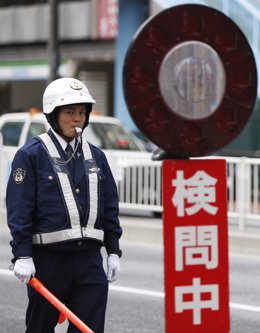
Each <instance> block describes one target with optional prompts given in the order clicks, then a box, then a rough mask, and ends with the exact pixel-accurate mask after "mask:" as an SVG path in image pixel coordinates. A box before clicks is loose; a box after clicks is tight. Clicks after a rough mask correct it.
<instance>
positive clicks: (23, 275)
mask: <svg viewBox="0 0 260 333" xmlns="http://www.w3.org/2000/svg"><path fill="white" fill-rule="evenodd" d="M35 272H36V270H35V266H34V263H33V260H32V258H31V257H28V258H19V259H17V260H16V262H15V264H14V275H15V276H16V277H17V278H18V279H19V280H20V281H21V282H23V283H25V284H27V283H28V282H29V281H30V279H31V277H32V276H34V274H35Z"/></svg>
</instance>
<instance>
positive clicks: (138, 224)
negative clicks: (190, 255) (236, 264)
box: [120, 215, 260, 255]
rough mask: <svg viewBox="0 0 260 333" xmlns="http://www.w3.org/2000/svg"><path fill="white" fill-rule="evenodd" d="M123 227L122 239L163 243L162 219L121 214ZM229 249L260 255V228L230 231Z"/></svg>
mask: <svg viewBox="0 0 260 333" xmlns="http://www.w3.org/2000/svg"><path fill="white" fill-rule="evenodd" d="M120 221H121V225H122V228H123V231H124V233H123V236H122V240H126V241H134V242H144V243H150V244H151V243H153V244H158V245H160V244H163V222H162V220H161V219H155V218H147V217H146V218H144V217H139V218H138V217H135V218H133V217H131V216H126V215H121V216H120ZM229 251H230V252H232V253H242V254H253V255H260V229H259V231H257V232H255V233H254V232H250V233H249V232H248V233H246V232H239V231H235V230H232V231H229Z"/></svg>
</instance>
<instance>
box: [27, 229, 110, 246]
mask: <svg viewBox="0 0 260 333" xmlns="http://www.w3.org/2000/svg"><path fill="white" fill-rule="evenodd" d="M82 238H91V239H97V240H99V241H101V242H102V241H103V238H104V232H103V230H98V229H93V228H88V227H87V228H84V227H82V228H75V229H66V230H60V231H54V232H50V233H44V234H34V235H33V241H32V242H33V244H50V243H56V242H57V241H58V242H63V241H66V240H70V239H82Z"/></svg>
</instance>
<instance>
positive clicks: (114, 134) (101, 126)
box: [83, 122, 144, 151]
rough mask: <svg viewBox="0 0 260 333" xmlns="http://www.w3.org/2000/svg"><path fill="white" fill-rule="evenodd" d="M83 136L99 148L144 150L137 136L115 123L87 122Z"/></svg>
mask: <svg viewBox="0 0 260 333" xmlns="http://www.w3.org/2000/svg"><path fill="white" fill-rule="evenodd" d="M83 138H84V139H86V140H88V141H89V142H91V143H92V144H94V145H96V146H97V147H98V148H101V149H116V150H139V151H140V150H144V148H143V149H141V146H139V145H138V143H137V141H138V138H134V135H131V134H129V133H128V132H127V131H126V130H125V129H124V128H123V127H121V126H119V125H116V124H110V123H95V122H93V123H89V126H88V127H87V128H86V129H85V130H84V132H83ZM140 145H141V144H140Z"/></svg>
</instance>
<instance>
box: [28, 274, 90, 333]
mask: <svg viewBox="0 0 260 333" xmlns="http://www.w3.org/2000/svg"><path fill="white" fill-rule="evenodd" d="M29 285H30V286H31V287H33V288H34V289H35V290H36V291H38V293H40V294H41V295H42V296H43V297H45V298H46V299H47V300H48V301H49V302H50V303H51V304H52V305H53V306H55V308H57V309H58V310H59V311H60V312H61V314H62V315H63V316H64V317H66V318H68V319H69V320H70V321H71V322H72V323H73V324H74V325H75V326H77V328H78V329H79V330H80V331H81V332H83V333H94V331H92V330H91V329H90V328H89V327H88V326H87V325H86V324H84V323H83V321H82V320H80V319H79V318H78V317H77V316H76V315H75V314H74V313H73V312H72V311H70V310H69V309H68V308H67V307H66V305H64V304H63V303H61V301H59V300H58V298H57V297H55V296H54V295H53V294H52V293H51V292H50V291H49V290H48V289H47V288H46V287H44V285H43V284H42V283H41V282H40V281H39V280H38V279H37V278H35V277H33V278H31V280H30V281H29Z"/></svg>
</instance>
